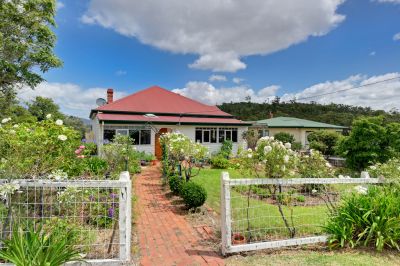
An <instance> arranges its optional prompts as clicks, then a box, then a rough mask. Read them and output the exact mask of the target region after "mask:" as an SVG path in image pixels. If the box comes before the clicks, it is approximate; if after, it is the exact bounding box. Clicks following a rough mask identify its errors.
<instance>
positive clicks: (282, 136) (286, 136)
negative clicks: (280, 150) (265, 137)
mask: <svg viewBox="0 0 400 266" xmlns="http://www.w3.org/2000/svg"><path fill="white" fill-rule="evenodd" d="M274 138H275V139H276V140H279V141H282V142H283V143H290V144H292V143H293V142H295V141H296V139H295V138H294V136H293V135H292V134H290V133H287V132H279V133H276V134H275V135H274Z"/></svg>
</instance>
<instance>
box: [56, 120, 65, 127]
mask: <svg viewBox="0 0 400 266" xmlns="http://www.w3.org/2000/svg"><path fill="white" fill-rule="evenodd" d="M63 124H64V123H63V121H62V120H61V119H57V121H56V125H57V126H62V125H63Z"/></svg>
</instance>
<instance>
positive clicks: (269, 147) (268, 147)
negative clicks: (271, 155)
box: [264, 145, 272, 153]
mask: <svg viewBox="0 0 400 266" xmlns="http://www.w3.org/2000/svg"><path fill="white" fill-rule="evenodd" d="M270 151H272V147H271V146H269V145H268V146H265V147H264V153H268V152H270Z"/></svg>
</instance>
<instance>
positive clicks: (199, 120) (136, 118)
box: [97, 113, 247, 125]
mask: <svg viewBox="0 0 400 266" xmlns="http://www.w3.org/2000/svg"><path fill="white" fill-rule="evenodd" d="M97 117H98V119H99V120H100V121H129V122H152V123H177V124H178V123H182V124H191V123H196V124H243V125H247V124H246V123H244V122H242V121H240V120H238V119H234V118H228V117H227V118H219V117H189V116H184V117H179V116H156V117H146V116H144V115H130V114H107V113H99V114H97Z"/></svg>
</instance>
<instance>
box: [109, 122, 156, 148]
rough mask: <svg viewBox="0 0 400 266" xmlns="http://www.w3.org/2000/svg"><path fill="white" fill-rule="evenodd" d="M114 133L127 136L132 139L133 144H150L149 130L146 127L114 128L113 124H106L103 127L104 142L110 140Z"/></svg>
mask: <svg viewBox="0 0 400 266" xmlns="http://www.w3.org/2000/svg"><path fill="white" fill-rule="evenodd" d="M115 135H122V136H129V137H130V138H131V139H132V144H133V145H150V144H151V130H150V129H148V128H138V127H131V126H128V128H116V127H115V126H108V127H107V128H105V129H104V132H103V139H104V142H105V143H109V142H111V141H112V140H113V139H114V137H115Z"/></svg>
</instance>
